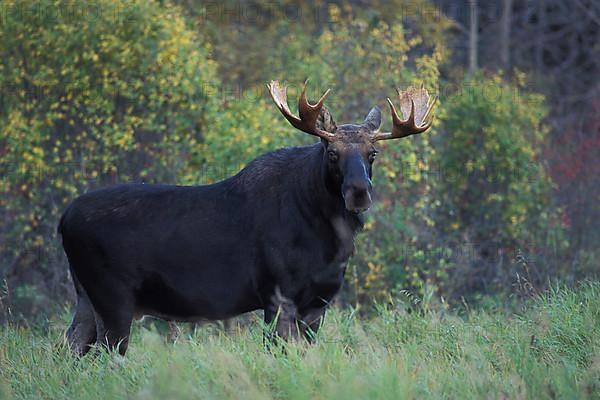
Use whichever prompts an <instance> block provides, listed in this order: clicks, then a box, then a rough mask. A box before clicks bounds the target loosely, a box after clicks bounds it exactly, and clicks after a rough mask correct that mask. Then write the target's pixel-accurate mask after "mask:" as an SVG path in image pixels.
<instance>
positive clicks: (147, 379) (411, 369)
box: [0, 283, 600, 400]
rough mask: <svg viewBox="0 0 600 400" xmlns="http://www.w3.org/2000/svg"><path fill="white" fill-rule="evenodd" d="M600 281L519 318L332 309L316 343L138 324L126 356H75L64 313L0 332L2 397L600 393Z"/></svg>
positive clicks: (254, 331)
mask: <svg viewBox="0 0 600 400" xmlns="http://www.w3.org/2000/svg"><path fill="white" fill-rule="evenodd" d="M599 306H600V283H588V284H585V285H583V286H582V287H580V288H578V289H577V290H575V291H573V290H567V289H555V290H553V291H551V293H549V294H547V295H544V296H542V297H539V298H537V299H535V300H532V301H531V302H529V303H528V304H527V305H526V307H524V309H523V310H522V312H520V313H516V314H510V315H507V314H506V313H505V312H498V311H493V310H488V311H484V310H471V311H468V312H466V314H465V315H462V316H458V315H456V314H454V313H447V312H434V311H424V310H416V312H412V313H408V312H406V311H405V310H404V309H403V308H402V307H379V309H378V312H377V315H376V316H374V317H373V318H371V319H369V320H368V321H367V320H361V319H358V318H357V317H356V316H355V315H353V314H352V313H351V312H350V311H341V312H340V311H334V312H332V313H330V314H329V316H328V318H327V321H326V324H325V326H324V329H323V330H322V331H321V332H320V335H319V341H318V343H317V344H316V345H308V344H305V343H302V342H301V343H291V344H288V345H287V346H286V351H285V352H284V353H281V352H277V353H276V354H273V353H269V352H267V351H265V349H264V347H263V345H262V336H261V328H260V326H258V325H257V324H255V325H254V326H253V327H252V328H250V329H240V330H238V331H236V332H233V333H228V334H225V333H223V332H222V331H220V330H217V329H214V327H213V328H211V327H210V326H208V327H203V328H199V329H197V330H196V331H195V332H193V333H190V334H188V335H185V336H183V337H181V338H180V339H179V340H178V341H177V342H176V343H171V342H169V341H167V340H166V339H165V337H164V335H160V334H159V333H157V331H156V330H155V329H148V328H144V327H143V326H141V325H140V324H137V325H136V326H135V327H134V330H133V338H132V342H131V343H130V346H129V352H128V354H127V356H126V357H125V358H123V357H120V356H117V355H114V354H108V353H105V352H102V353H101V354H100V355H99V356H98V357H95V358H94V357H86V358H83V359H81V360H79V361H74V360H73V359H72V358H71V357H70V356H69V354H68V353H67V352H66V351H65V349H64V348H63V347H62V346H61V335H62V330H63V329H64V328H65V325H66V321H65V320H64V318H60V319H57V320H55V321H54V320H53V321H50V323H49V325H48V328H47V329H43V330H41V329H34V328H23V327H16V326H4V327H3V328H1V331H0V398H1V399H30V398H45V399H78V400H85V399H97V398H103V399H119V398H127V399H177V398H182V399H188V398H189V399H198V398H235V399H237V398H243V399H269V398H278V399H288V398H289V399H314V398H317V399H329V398H334V399H337V398H339V399H352V398H356V399H379V398H382V399H402V398H426V399H429V398H450V399H461V398H466V399H471V398H484V399H505V398H510V399H524V398H535V399H544V398H566V399H572V398H600V307H599Z"/></svg>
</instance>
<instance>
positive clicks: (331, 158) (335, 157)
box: [327, 151, 338, 162]
mask: <svg viewBox="0 0 600 400" xmlns="http://www.w3.org/2000/svg"><path fill="white" fill-rule="evenodd" d="M327 157H328V158H329V161H331V162H337V160H338V154H337V153H336V152H335V151H328V152H327Z"/></svg>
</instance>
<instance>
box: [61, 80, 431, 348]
mask: <svg viewBox="0 0 600 400" xmlns="http://www.w3.org/2000/svg"><path fill="white" fill-rule="evenodd" d="M267 87H268V89H269V93H270V95H271V97H272V99H273V101H274V102H275V105H276V106H277V108H278V109H279V111H280V112H281V113H282V114H283V116H284V117H285V118H286V119H287V120H288V121H289V123H290V124H291V125H292V126H294V127H295V128H297V129H298V130H300V131H303V132H305V133H308V134H310V135H313V136H316V137H318V138H319V139H320V141H318V142H316V143H314V144H312V145H306V146H300V147H290V148H283V149H279V150H275V151H273V152H270V153H267V154H264V155H262V156H260V157H258V158H256V159H255V160H253V161H251V162H250V163H249V164H248V165H247V166H246V167H245V168H243V169H242V170H241V171H240V172H239V173H237V174H236V175H235V176H232V177H230V178H228V179H225V180H223V181H220V182H217V183H214V184H210V185H203V186H173V185H154V184H152V185H150V184H121V185H116V186H112V187H107V188H102V189H98V190H95V191H90V192H88V193H85V194H83V195H81V196H80V197H78V198H76V199H75V200H74V201H72V202H71V204H70V205H69V206H68V207H67V209H66V211H65V212H64V214H63V215H62V217H61V219H60V223H59V225H58V232H59V234H61V235H62V244H63V248H64V251H65V253H66V255H67V258H68V262H69V268H70V272H71V276H72V279H73V284H74V287H75V292H76V295H77V304H76V308H75V314H74V316H73V320H72V323H71V325H70V327H69V328H68V330H67V332H66V340H67V342H68V344H69V347H70V348H71V350H72V351H73V353H74V354H76V355H78V356H83V355H85V354H86V353H87V352H88V351H89V349H90V347H91V346H92V345H94V344H97V345H99V346H105V347H107V348H108V349H111V350H117V351H118V352H119V353H120V354H122V355H124V354H125V352H126V350H127V346H128V338H129V334H130V328H131V323H132V320H133V318H139V317H142V316H144V315H152V316H156V317H159V318H162V319H165V320H167V321H197V320H220V319H226V318H231V317H233V316H236V315H239V314H242V313H245V312H249V311H253V310H260V309H262V310H264V321H265V323H266V324H269V325H270V326H271V327H272V331H271V334H272V336H273V337H280V338H281V339H282V340H290V339H295V338H299V337H304V338H307V339H308V340H309V341H311V340H312V338H314V334H315V333H316V332H317V331H318V329H319V326H320V324H321V321H322V319H323V316H324V314H325V312H326V310H327V308H328V305H329V304H330V302H331V301H332V299H333V298H334V296H335V295H336V294H337V292H338V291H339V290H340V288H341V286H342V283H343V279H344V272H345V269H346V263H347V261H348V259H349V257H350V256H351V255H352V253H353V251H354V237H355V234H356V233H357V232H358V231H359V230H360V229H361V227H362V224H363V213H364V212H365V211H366V210H368V209H369V207H370V206H371V203H372V201H373V194H372V182H371V176H372V167H373V162H374V160H375V156H376V154H377V150H376V148H375V146H374V145H375V143H376V142H378V141H380V140H388V139H398V138H403V137H407V136H409V135H414V134H419V133H422V132H425V131H426V130H428V129H429V128H430V127H431V124H432V120H433V116H432V113H431V111H432V109H433V106H434V104H435V100H436V99H435V98H432V97H430V96H429V94H428V92H427V90H426V89H424V88H423V87H421V88H415V87H409V88H408V89H407V90H406V91H400V90H398V95H399V100H400V111H401V113H402V117H403V118H405V119H403V118H401V117H400V115H399V114H398V112H397V110H396V108H395V106H394V103H393V102H392V101H391V100H390V99H389V98H388V99H387V101H388V103H389V107H390V111H391V114H392V123H393V127H392V130H391V132H387V133H382V132H379V128H380V126H381V112H380V109H379V108H378V107H377V106H375V107H373V108H372V109H371V110H370V112H369V113H368V115H367V117H366V118H365V120H364V121H363V122H362V123H361V124H344V125H336V123H335V121H334V120H333V118H332V117H331V115H330V114H329V112H328V110H327V108H325V107H324V106H323V103H324V101H325V99H326V97H327V96H328V95H329V93H330V90H327V91H326V92H325V94H324V95H323V96H322V97H321V98H320V99H319V101H318V102H317V103H315V104H311V103H309V102H308V101H307V99H306V82H305V83H304V87H303V89H302V92H301V94H300V97H299V100H298V115H297V116H296V115H294V113H292V112H291V111H290V108H289V106H288V103H287V85H285V84H284V85H281V84H280V83H279V82H277V81H271V82H270V83H269V84H268V85H267Z"/></svg>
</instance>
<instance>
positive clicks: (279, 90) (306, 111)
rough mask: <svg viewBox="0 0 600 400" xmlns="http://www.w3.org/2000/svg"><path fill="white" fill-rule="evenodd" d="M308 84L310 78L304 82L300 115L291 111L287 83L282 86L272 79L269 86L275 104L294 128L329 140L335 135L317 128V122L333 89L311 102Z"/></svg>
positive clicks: (299, 101) (299, 108) (299, 104)
mask: <svg viewBox="0 0 600 400" xmlns="http://www.w3.org/2000/svg"><path fill="white" fill-rule="evenodd" d="M307 84H308V80H306V82H304V86H303V87H302V92H301V94H300V97H299V98H298V114H299V115H300V117H297V116H295V115H294V114H293V113H292V112H291V111H290V108H289V106H288V103H287V85H286V84H284V85H283V87H282V86H281V85H280V84H279V82H278V81H271V82H270V83H269V84H268V85H267V87H268V88H269V93H270V94H271V98H273V101H274V102H275V105H276V106H277V108H278V109H279V111H281V113H282V114H283V116H284V117H285V118H286V119H287V120H288V121H289V122H290V124H292V126H293V127H294V128H296V129H299V130H301V131H303V132H306V133H309V134H311V135H314V136H318V137H320V138H322V139H325V140H328V141H329V140H331V139H333V137H335V135H334V134H333V133H330V132H326V131H324V130H321V129H319V128H317V126H316V124H317V118H318V117H319V112H320V111H321V108H322V107H323V103H324V102H325V99H326V98H327V96H328V95H329V93H330V91H331V89H328V90H327V91H326V92H325V94H324V95H323V96H321V98H320V99H319V101H318V102H317V103H316V104H310V103H309V102H308V100H306V86H307Z"/></svg>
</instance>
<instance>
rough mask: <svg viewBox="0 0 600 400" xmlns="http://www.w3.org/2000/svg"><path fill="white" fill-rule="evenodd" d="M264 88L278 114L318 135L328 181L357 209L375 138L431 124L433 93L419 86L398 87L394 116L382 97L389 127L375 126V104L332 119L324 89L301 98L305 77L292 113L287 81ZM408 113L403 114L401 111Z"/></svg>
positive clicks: (367, 188) (365, 201)
mask: <svg viewBox="0 0 600 400" xmlns="http://www.w3.org/2000/svg"><path fill="white" fill-rule="evenodd" d="M267 86H268V88H269V92H270V94H271V97H272V98H273V101H274V102H275V105H276V106H277V108H279V111H281V113H282V114H283V116H284V117H285V118H286V119H287V120H288V121H289V122H290V124H292V126H294V127H295V128H296V129H299V130H301V131H303V132H306V133H308V134H311V135H314V136H318V137H319V138H321V144H322V145H323V149H324V151H323V164H324V165H325V171H326V181H327V182H328V183H329V185H328V186H330V187H331V188H333V190H335V191H339V194H340V195H341V196H342V198H343V199H344V203H345V206H346V209H347V210H348V211H350V212H353V213H361V212H363V211H366V210H367V209H369V207H371V203H372V184H371V176H372V167H373V162H374V160H375V156H376V155H377V149H376V148H375V142H377V141H379V140H388V139H399V138H403V137H406V136H410V135H414V134H418V133H422V132H425V131H426V130H428V129H429V128H430V127H431V124H432V119H433V118H432V116H431V111H432V109H433V106H434V105H435V102H436V100H437V99H436V98H430V96H429V93H428V92H427V90H426V89H424V88H423V87H421V88H415V87H412V86H411V87H409V88H408V89H407V90H405V91H400V90H398V95H399V98H400V111H401V112H402V115H403V117H405V118H406V119H402V118H400V116H399V115H398V112H397V111H396V107H395V106H394V104H393V103H392V101H391V100H390V99H389V98H388V99H387V101H388V104H389V106H390V111H391V114H392V123H393V125H392V131H391V132H385V133H382V132H379V128H380V126H381V111H380V110H379V107H377V106H375V107H373V108H372V109H371V111H370V112H369V114H368V115H367V117H366V118H365V120H364V121H363V122H362V123H361V124H343V125H339V126H338V125H336V124H335V122H334V121H333V119H332V118H331V116H330V115H329V112H328V111H327V109H326V108H324V107H323V103H324V102H325V99H326V98H327V96H328V95H329V93H330V89H329V90H327V91H326V92H325V94H324V95H323V96H322V97H321V98H320V99H319V101H318V102H317V103H315V104H311V103H309V102H308V101H307V100H306V83H304V86H303V88H302V92H301V94H300V97H299V99H298V114H299V116H296V115H294V114H293V113H292V112H291V111H290V108H289V106H288V104H287V93H286V92H287V86H286V85H283V86H282V85H280V84H279V82H277V81H271V82H270V83H269V84H268V85H267ZM407 116H408V117H407Z"/></svg>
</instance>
